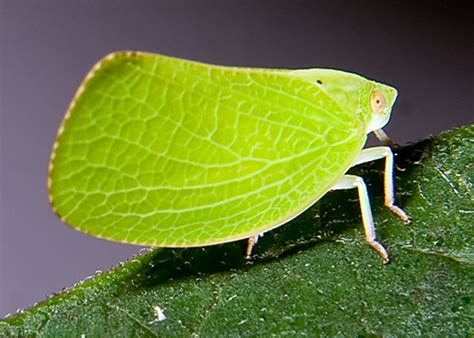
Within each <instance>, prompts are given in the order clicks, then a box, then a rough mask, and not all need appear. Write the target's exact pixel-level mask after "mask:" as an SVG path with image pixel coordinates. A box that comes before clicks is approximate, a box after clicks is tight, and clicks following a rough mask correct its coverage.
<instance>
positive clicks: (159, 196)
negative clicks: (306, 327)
mask: <svg viewBox="0 0 474 338" xmlns="http://www.w3.org/2000/svg"><path fill="white" fill-rule="evenodd" d="M396 96H397V91H396V89H394V88H392V87H390V86H387V85H384V84H381V83H378V82H374V81H371V80H368V79H365V78H364V77H361V76H359V75H356V74H352V73H348V72H343V71H339V70H332V69H297V70H284V69H262V68H243V67H223V66H215V65H208V64H204V63H199V62H193V61H187V60H183V59H177V58H171V57H166V56H162V55H158V54H152V53H143V52H128V51H125V52H116V53H112V54H110V55H108V56H106V57H105V58H104V59H102V60H101V61H99V62H98V63H97V64H96V65H95V66H94V67H93V68H92V70H91V71H90V72H89V74H88V75H87V76H86V78H85V80H84V81H83V83H82V84H81V85H80V87H79V89H78V90H77V92H76V94H75V96H74V98H73V100H72V102H71V104H70V106H69V109H68V110H67V112H66V115H65V117H64V120H63V122H62V124H61V126H60V128H59V131H58V135H57V139H56V142H55V143H54V146H53V151H52V154H51V161H50V165H49V177H48V189H49V198H50V201H51V205H52V207H53V209H54V211H55V212H56V213H57V215H58V216H59V217H60V218H61V219H62V220H63V221H64V222H65V223H67V224H69V225H71V226H72V227H73V228H75V229H77V230H79V231H82V232H85V233H87V234H91V235H93V236H96V237H100V238H104V239H108V240H113V241H119V242H125V243H131V244H139V245H145V246H153V247H197V246H208V245H214V244H219V243H225V242H231V241H236V240H241V239H248V247H247V256H250V254H251V250H252V247H253V245H254V244H255V242H256V240H257V238H258V236H259V235H261V234H263V233H265V232H267V231H269V230H271V229H274V228H276V227H279V226H281V225H283V224H285V223H287V222H288V221H290V220H291V219H293V218H295V217H296V216H298V215H299V214H301V213H302V212H303V211H305V210H306V209H308V208H309V207H310V206H312V205H313V204H314V203H315V202H316V201H318V200H319V199H320V198H321V197H322V196H323V195H324V194H326V193H327V192H328V191H330V190H338V189H354V188H355V189H357V190H358V195H359V203H360V209H361V213H362V222H363V228H364V231H365V237H366V240H367V242H368V243H369V244H370V245H371V246H372V247H373V248H374V249H375V250H376V251H377V252H378V253H379V254H380V256H381V257H382V258H383V260H384V261H385V262H387V261H388V260H389V256H388V253H387V251H386V249H385V248H384V246H383V245H382V244H380V243H379V242H378V241H377V239H376V235H375V229H374V221H373V217H372V212H371V206H370V201H369V197H368V194H367V188H366V185H365V183H364V180H363V179H362V178H361V177H358V176H354V175H348V174H346V172H347V171H348V169H349V168H351V167H352V166H355V165H358V164H360V163H364V162H368V161H373V160H377V159H384V160H385V172H384V191H385V196H384V200H385V205H386V206H387V207H388V208H389V209H390V210H391V211H393V212H394V213H395V214H396V215H398V216H399V217H400V218H401V219H402V220H403V221H404V222H409V218H408V216H407V214H406V213H405V212H404V211H403V210H401V209H400V208H398V207H397V206H395V205H394V185H393V154H392V151H391V149H390V148H389V147H387V146H379V147H373V148H367V149H364V145H365V143H366V140H367V135H368V134H369V133H371V132H374V134H375V135H376V136H377V138H379V139H380V140H381V141H383V142H385V143H386V142H387V141H388V138H387V136H386V135H385V133H384V132H383V130H382V127H384V126H385V124H386V123H387V122H388V120H389V118H390V113H391V110H392V106H393V104H394V102H395V99H396Z"/></svg>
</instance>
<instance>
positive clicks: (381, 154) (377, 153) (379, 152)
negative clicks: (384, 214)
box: [352, 147, 410, 224]
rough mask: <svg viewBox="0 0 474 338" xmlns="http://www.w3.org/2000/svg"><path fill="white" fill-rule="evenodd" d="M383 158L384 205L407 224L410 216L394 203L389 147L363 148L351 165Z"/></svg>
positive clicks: (391, 160) (391, 154) (391, 156)
mask: <svg viewBox="0 0 474 338" xmlns="http://www.w3.org/2000/svg"><path fill="white" fill-rule="evenodd" d="M381 158H385V169H384V202H385V206H386V207H387V208H389V209H390V210H391V211H392V212H393V213H394V214H395V215H397V216H398V217H400V218H401V219H402V221H403V222H404V223H405V224H407V223H410V217H409V216H408V215H407V214H406V212H405V211H403V210H402V209H400V208H399V207H398V206H396V205H395V193H394V188H393V153H392V149H390V148H389V147H373V148H368V149H363V150H362V151H361V152H360V154H359V156H358V157H357V158H356V160H355V162H354V163H353V164H352V165H353V166H355V165H358V164H361V163H365V162H371V161H374V160H378V159H381Z"/></svg>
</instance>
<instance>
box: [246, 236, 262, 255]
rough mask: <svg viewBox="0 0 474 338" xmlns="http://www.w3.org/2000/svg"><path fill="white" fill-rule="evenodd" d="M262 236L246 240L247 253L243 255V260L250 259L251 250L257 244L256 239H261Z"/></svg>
mask: <svg viewBox="0 0 474 338" xmlns="http://www.w3.org/2000/svg"><path fill="white" fill-rule="evenodd" d="M262 236H263V233H261V234H258V235H255V236H253V237H250V238H249V239H248V240H247V251H246V254H245V258H247V259H250V256H252V249H253V247H254V245H255V244H257V242H258V238H259V237H262Z"/></svg>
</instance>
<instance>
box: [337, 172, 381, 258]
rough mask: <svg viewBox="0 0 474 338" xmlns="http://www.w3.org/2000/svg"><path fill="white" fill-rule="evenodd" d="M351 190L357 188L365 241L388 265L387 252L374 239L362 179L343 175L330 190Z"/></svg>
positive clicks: (368, 204) (365, 190) (368, 203)
mask: <svg viewBox="0 0 474 338" xmlns="http://www.w3.org/2000/svg"><path fill="white" fill-rule="evenodd" d="M353 188H357V191H358V193H359V205H360V211H361V213H362V224H363V226H364V232H365V239H366V240H367V242H368V243H369V244H370V245H371V246H372V247H373V248H374V249H375V250H376V251H377V252H378V253H379V255H380V256H382V259H383V260H384V263H388V262H389V257H388V253H387V250H386V249H385V248H384V247H383V245H382V244H380V243H379V242H377V240H376V239H375V226H374V219H373V217H372V211H371V209H370V200H369V195H368V194H367V187H366V185H365V183H364V180H363V179H362V177H359V176H354V175H344V176H342V177H341V179H340V180H339V181H338V182H337V183H336V184H335V185H334V186H333V187H332V190H343V189H344V190H345V189H353Z"/></svg>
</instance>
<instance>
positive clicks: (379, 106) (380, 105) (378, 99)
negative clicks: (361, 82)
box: [370, 92, 387, 113]
mask: <svg viewBox="0 0 474 338" xmlns="http://www.w3.org/2000/svg"><path fill="white" fill-rule="evenodd" d="M370 105H371V106H372V109H373V111H375V112H376V113H381V112H383V111H384V110H385V108H387V101H386V100H385V97H384V96H383V95H382V94H380V93H379V92H373V93H372V97H371V98H370Z"/></svg>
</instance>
